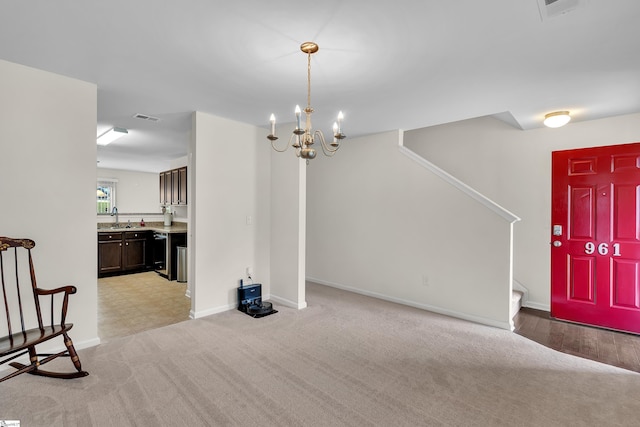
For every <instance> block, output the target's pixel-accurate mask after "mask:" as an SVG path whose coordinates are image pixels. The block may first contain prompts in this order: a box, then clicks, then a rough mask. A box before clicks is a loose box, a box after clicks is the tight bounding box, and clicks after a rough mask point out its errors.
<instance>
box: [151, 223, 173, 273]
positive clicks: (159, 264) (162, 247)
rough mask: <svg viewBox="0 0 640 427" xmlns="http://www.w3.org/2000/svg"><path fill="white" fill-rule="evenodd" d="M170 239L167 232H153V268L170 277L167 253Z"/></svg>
mask: <svg viewBox="0 0 640 427" xmlns="http://www.w3.org/2000/svg"><path fill="white" fill-rule="evenodd" d="M168 245H169V239H168V234H167V233H162V232H159V231H154V232H153V269H154V270H155V272H156V273H158V274H160V275H161V276H164V277H168V273H167V253H168V251H169V248H168Z"/></svg>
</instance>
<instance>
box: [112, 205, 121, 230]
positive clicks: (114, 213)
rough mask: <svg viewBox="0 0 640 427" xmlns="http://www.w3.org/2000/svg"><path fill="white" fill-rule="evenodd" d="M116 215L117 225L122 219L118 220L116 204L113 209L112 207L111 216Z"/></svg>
mask: <svg viewBox="0 0 640 427" xmlns="http://www.w3.org/2000/svg"><path fill="white" fill-rule="evenodd" d="M114 215H115V217H116V223H115V226H116V227H117V226H119V225H120V221H118V208H116V207H115V206H114V207H113V209H111V216H114Z"/></svg>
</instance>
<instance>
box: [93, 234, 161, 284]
mask: <svg viewBox="0 0 640 427" xmlns="http://www.w3.org/2000/svg"><path fill="white" fill-rule="evenodd" d="M150 238H151V232H150V231H126V232H124V233H122V232H117V233H98V276H102V275H106V274H108V273H122V272H129V271H139V270H144V269H147V268H151V264H150V259H151V257H150V256H149V254H148V251H147V247H148V240H149V239H150Z"/></svg>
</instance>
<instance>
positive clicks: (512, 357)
mask: <svg viewBox="0 0 640 427" xmlns="http://www.w3.org/2000/svg"><path fill="white" fill-rule="evenodd" d="M307 301H308V304H309V307H308V308H306V309H304V310H301V311H297V310H293V309H289V308H286V307H281V306H276V308H277V309H278V310H279V313H277V314H275V315H272V316H268V317H265V318H262V319H254V318H251V317H249V316H247V315H245V314H242V313H240V312H238V311H235V310H234V311H230V312H226V313H222V314H219V315H214V316H210V317H208V318H205V319H200V320H191V321H186V322H182V323H179V324H176V325H171V326H167V327H164V328H161V329H156V330H153V331H147V332H142V333H139V334H136V335H133V336H130V337H126V338H119V339H114V340H112V341H109V342H108V343H106V344H103V345H100V346H98V347H94V348H91V349H87V350H84V351H81V352H80V355H81V357H82V362H83V366H84V367H85V368H86V369H87V370H88V371H89V372H90V376H88V377H85V378H83V379H79V380H71V381H62V380H54V379H48V378H38V377H33V376H26V375H22V376H20V377H18V378H16V379H13V380H10V381H7V382H5V383H2V384H0V419H3V418H4V419H19V420H21V421H22V423H23V424H22V425H23V426H29V427H31V426H48V427H50V426H217V425H225V426H236V425H239V426H260V425H268V426H342V425H347V426H368V425H371V426H373V425H376V426H409V425H426V426H438V425H446V426H449V425H457V426H468V425H475V426H501V425H504V426H506V425H509V426H515V425H518V426H580V425H589V426H608V425H638V423H639V422H640V420H639V417H640V375H639V374H636V373H632V372H629V371H625V370H622V369H619V368H615V367H611V366H607V365H603V364H599V363H597V362H593V361H590V360H585V359H580V358H577V357H574V356H570V355H566V354H562V353H559V352H556V351H554V350H550V349H548V348H545V347H543V346H541V345H539V344H536V343H534V342H532V341H528V340H527V339H525V338H523V337H520V336H518V335H516V334H514V333H511V332H508V331H504V330H499V329H495V328H489V327H485V326H480V325H476V324H472V323H468V322H464V321H460V320H455V319H450V318H447V317H443V316H439V315H434V314H430V313H427V312H424V311H421V310H416V309H412V308H408V307H403V306H399V305H395V304H392V303H387V302H384V301H379V300H375V299H371V298H367V297H363V296H360V295H355V294H351V293H348V292H343V291H339V290H336V289H332V288H327V287H323V286H319V285H309V286H308V290H307ZM63 362H64V363H65V366H66V365H67V364H68V363H69V362H68V361H67V360H63ZM56 363H58V362H56Z"/></svg>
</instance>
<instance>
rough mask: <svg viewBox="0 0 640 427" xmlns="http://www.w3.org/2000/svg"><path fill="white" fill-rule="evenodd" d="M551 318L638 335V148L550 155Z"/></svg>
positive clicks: (639, 233)
mask: <svg viewBox="0 0 640 427" xmlns="http://www.w3.org/2000/svg"><path fill="white" fill-rule="evenodd" d="M551 210H552V212H551V316H553V317H555V318H558V319H563V320H568V321H572V322H579V323H585V324H589V325H595V326H602V327H605V328H611V329H618V330H622V331H629V332H635V333H640V143H635V144H625V145H614V146H610V147H596V148H585V149H579V150H566V151H556V152H553V153H552V206H551Z"/></svg>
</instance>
